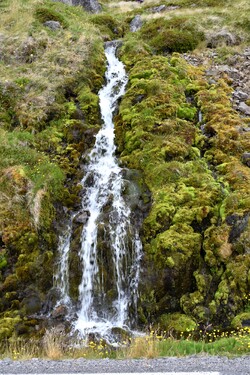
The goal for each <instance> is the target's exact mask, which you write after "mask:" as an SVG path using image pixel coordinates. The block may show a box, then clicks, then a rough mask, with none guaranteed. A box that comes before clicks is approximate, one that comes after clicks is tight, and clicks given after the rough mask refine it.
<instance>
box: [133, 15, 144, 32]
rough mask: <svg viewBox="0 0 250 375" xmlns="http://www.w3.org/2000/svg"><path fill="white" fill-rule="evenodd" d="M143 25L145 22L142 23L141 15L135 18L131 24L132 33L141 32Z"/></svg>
mask: <svg viewBox="0 0 250 375" xmlns="http://www.w3.org/2000/svg"><path fill="white" fill-rule="evenodd" d="M142 24H143V21H142V18H141V16H139V15H137V16H135V18H133V19H132V21H131V22H130V31H132V33H134V32H135V31H138V30H140V28H141V27H142Z"/></svg>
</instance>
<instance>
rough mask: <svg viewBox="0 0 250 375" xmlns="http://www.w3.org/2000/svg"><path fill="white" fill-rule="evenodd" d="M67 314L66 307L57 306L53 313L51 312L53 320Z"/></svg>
mask: <svg viewBox="0 0 250 375" xmlns="http://www.w3.org/2000/svg"><path fill="white" fill-rule="evenodd" d="M67 313H68V309H67V306H66V305H59V306H57V307H56V308H55V309H54V311H53V312H52V318H53V319H59V318H64V317H65V316H66V315H67Z"/></svg>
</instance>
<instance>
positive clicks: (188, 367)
mask: <svg viewBox="0 0 250 375" xmlns="http://www.w3.org/2000/svg"><path fill="white" fill-rule="evenodd" d="M164 371H165V372H170V371H219V372H223V373H229V374H237V375H249V374H250V356H244V357H237V358H232V359H229V358H227V357H219V356H199V355H193V356H189V357H184V358H176V357H167V358H158V359H129V360H128V359H126V360H112V359H101V360H86V359H83V358H80V359H76V360H59V361H51V360H42V359H38V358H33V359H31V360H27V361H12V360H10V359H7V358H6V359H4V360H1V361H0V375H2V374H5V375H6V374H10V373H11V374H43V373H47V374H48V373H49V374H57V373H60V374H63V373H65V374H66V373H76V374H77V373H86V374H88V373H98V372H102V373H112V372H119V373H123V372H130V373H133V372H164Z"/></svg>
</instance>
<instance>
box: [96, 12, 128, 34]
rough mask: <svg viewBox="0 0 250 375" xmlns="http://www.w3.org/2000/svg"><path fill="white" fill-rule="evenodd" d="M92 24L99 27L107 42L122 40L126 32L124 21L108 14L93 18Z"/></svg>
mask: <svg viewBox="0 0 250 375" xmlns="http://www.w3.org/2000/svg"><path fill="white" fill-rule="evenodd" d="M91 22H92V23H93V24H94V25H95V26H96V27H98V29H99V30H100V32H101V34H102V37H103V38H104V39H105V40H113V39H117V38H121V37H122V36H123V34H124V31H125V24H124V23H123V21H122V20H119V19H117V18H114V17H112V16H111V15H108V14H97V15H94V16H92V17H91Z"/></svg>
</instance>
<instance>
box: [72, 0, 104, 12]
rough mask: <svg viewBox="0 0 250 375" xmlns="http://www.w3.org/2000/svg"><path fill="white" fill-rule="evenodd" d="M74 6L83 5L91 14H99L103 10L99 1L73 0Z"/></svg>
mask: <svg viewBox="0 0 250 375" xmlns="http://www.w3.org/2000/svg"><path fill="white" fill-rule="evenodd" d="M72 5H75V6H77V5H81V6H82V7H83V8H84V9H85V10H86V11H87V12H90V13H99V12H101V10H102V7H101V5H100V4H99V3H98V1H97V0H72Z"/></svg>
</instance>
